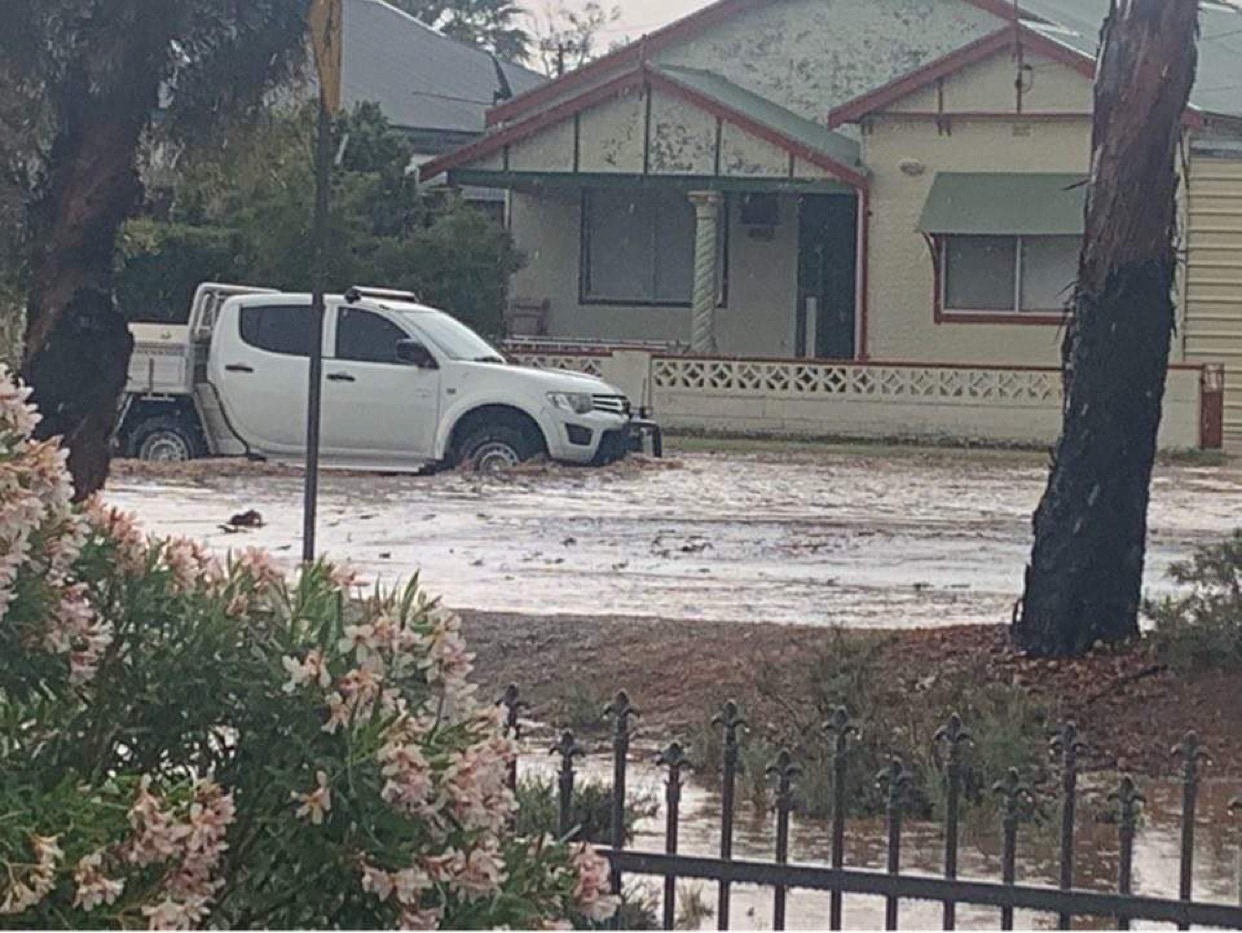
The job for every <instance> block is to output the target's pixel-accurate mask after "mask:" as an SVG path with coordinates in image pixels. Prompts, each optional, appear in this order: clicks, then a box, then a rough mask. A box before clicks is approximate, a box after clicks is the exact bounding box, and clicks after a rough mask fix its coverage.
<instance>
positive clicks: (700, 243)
mask: <svg viewBox="0 0 1242 933" xmlns="http://www.w3.org/2000/svg"><path fill="white" fill-rule="evenodd" d="M690 202H691V203H692V204H693V205H694V292H693V295H692V298H691V308H692V309H693V319H692V323H691V325H690V349H691V351H693V352H694V353H715V352H716V286H717V284H718V283H719V282H720V270H719V269H718V268H717V265H718V259H719V251H718V250H717V243H718V242H719V234H718V228H719V226H720V202H721V197H720V192H719V191H691V192H690Z"/></svg>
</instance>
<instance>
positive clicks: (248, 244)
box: [119, 105, 517, 335]
mask: <svg viewBox="0 0 1242 933" xmlns="http://www.w3.org/2000/svg"><path fill="white" fill-rule="evenodd" d="M311 122H312V121H311V119H310V115H309V113H307V112H304V111H302V112H297V113H294V114H289V115H284V116H274V117H273V118H272V119H271V120H270V121H269V122H268V123H266V124H265V125H264V126H262V127H261V128H260V129H258V130H256V132H255V134H254V136H253V138H252V139H251V140H250V141H249V143H248V144H246V145H241V144H238V145H235V146H228V147H225V148H224V149H223V150H220V151H216V152H211V153H205V152H195V153H193V154H192V155H190V156H189V157H188V158H187V160H186V165H185V166H184V167H183V168H182V169H181V170H180V172H179V177H178V179H177V180H176V182H175V184H174V186H173V188H172V190H171V192H170V199H171V207H170V209H169V212H168V213H169V219H168V220H167V221H152V220H141V221H133V222H131V223H130V224H129V225H128V227H127V229H126V233H125V237H124V241H123V242H124V249H123V251H122V254H121V257H120V275H119V281H120V294H121V307H122V310H123V311H124V312H125V314H126V316H127V317H129V318H130V319H131V320H178V319H184V315H185V314H186V313H187V311H188V308H189V295H190V294H192V291H193V285H194V284H196V283H197V282H200V281H206V280H209V279H213V278H214V279H219V278H227V279H230V280H233V281H242V282H248V283H253V284H260V285H268V286H271V287H275V288H282V289H289V290H294V291H303V290H306V289H307V288H308V287H309V282H310V278H311V248H310V201H311V194H312V192H313V190H314V179H313V176H312V171H311V165H310V160H309V152H308V144H307V141H308V140H309V138H310V136H311V132H312V125H311ZM339 131H340V133H342V134H347V137H346V138H347V143H346V146H345V149H344V156H343V158H342V160H341V165H340V166H339V167H338V169H337V170H336V172H335V173H334V176H333V189H332V215H331V227H330V235H329V243H330V244H331V245H330V248H329V250H328V254H327V269H328V287H329V288H330V289H332V290H337V291H339V290H344V289H345V288H348V287H349V286H350V285H358V284H364V285H384V286H388V287H392V288H399V289H405V290H408V291H412V292H414V293H416V294H418V295H419V296H420V297H421V298H422V299H423V300H424V301H426V302H428V303H430V304H433V305H436V306H438V307H441V308H443V309H445V310H446V311H449V312H450V313H452V314H453V315H455V316H456V317H458V318H460V319H461V320H463V321H465V322H466V323H468V324H470V325H471V326H473V327H475V328H476V329H478V330H480V331H482V332H484V333H485V334H488V335H493V334H497V333H499V331H500V327H501V311H502V309H503V307H504V303H505V293H506V289H507V283H508V277H509V275H510V273H511V272H513V271H514V269H515V268H516V267H517V257H516V254H515V253H514V251H513V249H512V245H511V243H510V240H509V237H508V234H507V233H506V232H505V231H504V230H503V229H502V228H501V227H500V225H499V224H497V223H496V222H495V221H494V220H493V219H492V218H490V217H488V216H487V215H486V214H484V213H482V212H481V211H480V210H478V209H476V208H475V207H473V206H472V205H470V204H467V203H465V202H464V201H462V200H461V199H460V198H458V197H457V196H456V195H455V194H453V193H451V192H438V193H425V192H420V191H419V190H418V187H417V184H416V181H415V178H414V176H413V175H412V174H410V172H409V171H408V167H409V164H410V158H411V152H410V148H409V144H408V143H407V141H406V139H405V137H404V136H403V135H402V134H401V133H400V132H398V131H396V130H394V129H392V127H390V126H389V125H388V123H387V121H386V120H385V119H384V117H383V116H382V114H381V113H380V111H379V109H378V108H377V107H376V106H374V105H361V106H359V107H358V108H357V109H356V110H355V111H354V112H353V113H352V114H351V115H350V116H349V117H347V118H345V119H344V120H343V121H342V125H341V126H340V128H339Z"/></svg>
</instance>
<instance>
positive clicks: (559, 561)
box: [107, 453, 1242, 627]
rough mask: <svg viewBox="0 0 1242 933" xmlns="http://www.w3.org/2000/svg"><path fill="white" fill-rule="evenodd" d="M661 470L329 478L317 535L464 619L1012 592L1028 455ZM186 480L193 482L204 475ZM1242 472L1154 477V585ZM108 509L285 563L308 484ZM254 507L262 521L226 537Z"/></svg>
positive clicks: (775, 612) (337, 551)
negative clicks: (415, 579) (419, 584)
mask: <svg viewBox="0 0 1242 933" xmlns="http://www.w3.org/2000/svg"><path fill="white" fill-rule="evenodd" d="M682 465H683V468H681V469H670V470H629V471H627V470H624V469H622V470H620V471H608V470H602V471H598V470H585V469H580V470H572V469H567V470H555V471H552V472H550V473H548V474H545V475H534V476H520V475H519V476H512V477H506V478H504V479H501V480H496V479H493V480H479V479H477V478H474V477H468V476H463V475H457V474H450V475H443V476H438V477H431V478H415V477H382V476H364V477H360V476H356V475H339V474H337V475H334V474H327V475H326V476H325V477H324V479H323V483H322V499H321V506H320V515H321V523H320V542H321V545H322V548H323V549H324V550H326V551H327V552H328V553H330V554H331V555H334V556H335V557H337V558H341V559H344V560H347V561H349V562H350V563H352V564H353V565H354V566H356V567H358V568H359V569H360V570H362V571H363V572H364V573H365V574H366V575H368V576H370V577H372V578H380V579H384V580H388V581H395V580H397V579H399V578H404V577H408V576H409V575H410V574H411V573H412V572H414V571H415V570H419V571H420V572H421V574H422V579H423V581H424V583H425V584H426V585H427V586H428V588H429V589H430V590H431V591H433V592H436V593H439V594H441V595H442V596H443V597H444V599H445V601H446V603H447V604H448V605H451V606H454V607H456V608H462V609H478V610H491V611H517V612H530V613H541V614H556V613H565V614H583V615H599V614H609V615H641V616H661V617H665V618H686V619H703V620H714V621H739V622H747V621H771V622H797V623H804V624H820V623H841V624H844V625H848V626H858V627H864V626H883V627H895V626H907V625H908V626H919V625H939V624H944V623H949V622H953V623H958V622H975V621H978V622H984V621H987V622H995V621H997V620H999V619H1003V618H1005V617H1006V616H1007V614H1008V612H1009V609H1010V607H1011V605H1012V603H1013V600H1014V599H1015V598H1016V596H1017V595H1018V593H1019V591H1020V587H1021V578H1022V567H1023V564H1024V562H1025V560H1026V558H1027V556H1028V549H1029V543H1030V514H1031V512H1032V510H1033V509H1034V507H1035V505H1036V503H1037V502H1038V499H1039V495H1040V493H1041V492H1042V487H1043V483H1044V481H1045V476H1046V474H1045V467H1044V465H1043V464H1042V463H1041V462H1040V461H1039V459H1038V458H1030V459H1025V458H1019V459H1014V458H995V457H991V458H980V457H978V456H972V455H971V454H969V453H962V454H961V455H943V454H942V455H926V456H924V455H917V456H900V457H892V458H881V457H874V456H846V455H843V454H834V453H825V454H818V455H812V454H797V455H783V456H775V455H771V454H745V455H744V454H730V455H727V456H726V455H705V454H700V455H688V456H686V457H684V458H682ZM197 475H198V476H200V477H201V476H203V475H204V474H203V473H202V472H201V471H199V473H198V474H197ZM1239 491H1242V476H1240V475H1239V474H1238V473H1237V472H1235V471H1232V470H1230V469H1226V468H1191V467H1166V468H1162V469H1160V470H1159V471H1158V474H1157V477H1156V479H1155V483H1154V488H1153V495H1154V498H1153V505H1152V514H1151V549H1150V553H1149V561H1148V577H1147V581H1148V587H1149V589H1151V590H1159V589H1160V588H1162V587H1164V586H1165V585H1166V584H1165V583H1164V582H1163V580H1162V577H1163V575H1164V571H1165V569H1166V568H1167V566H1168V564H1169V562H1170V561H1172V560H1175V559H1179V558H1182V557H1184V556H1185V555H1186V554H1187V553H1189V551H1190V549H1191V547H1192V546H1193V545H1194V544H1197V543H1201V542H1205V541H1210V540H1215V539H1218V538H1220V537H1221V536H1222V535H1224V534H1226V533H1228V532H1229V531H1231V530H1232V529H1233V528H1235V527H1238V526H1242V496H1239V495H1236V493H1237V492H1239ZM107 496H108V499H109V500H110V501H111V502H113V503H115V504H117V505H119V506H122V507H123V508H126V509H131V510H133V511H135V512H137V513H138V515H139V517H140V518H141V520H142V522H143V524H144V525H145V526H146V527H147V528H148V529H151V530H152V531H155V532H157V533H168V534H172V533H176V534H188V535H192V536H194V537H198V538H202V539H204V540H206V541H207V542H208V543H209V544H210V545H211V546H212V547H213V548H216V549H217V550H220V551H224V550H227V549H229V548H235V547H241V546H247V545H259V546H263V547H268V548H271V549H273V550H274V551H275V552H276V554H277V555H278V556H280V557H281V558H282V559H283V560H284V561H285V562H286V563H287V564H288V565H289V566H290V567H292V566H293V564H294V562H295V560H296V557H297V554H298V551H299V547H300V545H299V530H300V505H301V479H300V477H299V476H297V475H253V476H249V475H246V474H245V473H242V474H241V475H237V474H236V473H233V474H232V475H227V476H218V477H212V476H210V475H209V474H208V475H206V477H205V478H203V479H201V480H200V481H199V482H198V483H197V484H192V485H191V484H180V485H179V484H176V483H174V482H168V481H160V482H156V481H138V480H128V481H127V480H124V479H121V480H119V481H117V482H115V483H114V484H113V485H111V486H110V487H109V490H108V494H107ZM250 508H254V509H258V510H259V511H260V512H261V513H262V514H263V517H264V518H265V520H266V522H267V524H266V526H265V527H264V528H262V529H258V530H255V531H252V532H247V533H244V534H226V533H225V532H224V531H222V530H221V529H220V527H219V525H220V523H221V522H223V521H225V520H227V519H228V517H229V516H230V515H232V514H234V513H235V512H239V511H242V510H245V509H250Z"/></svg>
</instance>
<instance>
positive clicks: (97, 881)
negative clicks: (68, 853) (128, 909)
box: [73, 851, 125, 911]
mask: <svg viewBox="0 0 1242 933" xmlns="http://www.w3.org/2000/svg"><path fill="white" fill-rule="evenodd" d="M73 883H74V886H75V888H76V890H75V892H74V895H73V906H74V907H80V908H81V909H82V910H86V911H91V910H94V909H95V908H96V907H98V906H99V905H100V904H111V903H113V902H114V901H115V900H116V899H117V898H118V897H120V896H121V892H122V891H124V890H125V882H124V881H116V880H113V879H111V878H106V877H104V873H103V852H102V851H96V852H92V853H91V854H90V855H86V856H83V857H82V858H81V859H79V860H78V864H77V868H75V869H74V872H73Z"/></svg>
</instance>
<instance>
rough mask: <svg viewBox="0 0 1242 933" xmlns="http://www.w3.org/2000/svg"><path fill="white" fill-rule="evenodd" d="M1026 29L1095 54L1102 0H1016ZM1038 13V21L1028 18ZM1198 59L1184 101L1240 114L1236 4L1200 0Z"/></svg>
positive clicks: (1241, 27) (1241, 15) (1240, 26)
mask: <svg viewBox="0 0 1242 933" xmlns="http://www.w3.org/2000/svg"><path fill="white" fill-rule="evenodd" d="M1022 9H1023V11H1024V12H1026V13H1027V14H1029V15H1030V16H1031V17H1032V19H1031V20H1030V21H1029V25H1030V26H1031V28H1032V29H1034V30H1036V31H1038V32H1041V33H1043V34H1044V35H1046V36H1047V37H1048V38H1049V39H1052V40H1053V41H1055V42H1058V43H1061V44H1063V45H1065V46H1067V47H1070V48H1073V49H1075V50H1076V51H1078V52H1080V53H1082V54H1083V55H1089V56H1091V57H1092V58H1095V57H1096V56H1097V55H1098V54H1099V48H1100V29H1101V26H1102V25H1103V23H1104V17H1105V16H1107V15H1108V0H1022ZM1033 17H1038V18H1039V19H1040V20H1043V22H1042V23H1041V22H1038V21H1035V20H1034V19H1033ZM1197 44H1198V50H1199V61H1198V65H1197V68H1196V76H1195V86H1194V87H1193V88H1192V89H1191V92H1190V103H1191V105H1192V106H1193V107H1195V108H1197V109H1198V110H1201V111H1202V112H1204V113H1205V114H1221V115H1224V116H1229V117H1242V7H1239V6H1238V5H1237V4H1229V3H1219V2H1211V0H1202V2H1200V4H1199V41H1198V43H1197Z"/></svg>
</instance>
